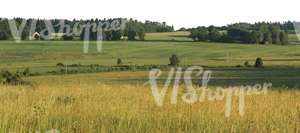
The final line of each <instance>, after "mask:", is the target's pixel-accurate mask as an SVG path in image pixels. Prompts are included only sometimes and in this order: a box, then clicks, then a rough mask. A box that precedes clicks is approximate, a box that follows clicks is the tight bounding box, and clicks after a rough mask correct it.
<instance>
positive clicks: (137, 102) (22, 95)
mask: <svg viewBox="0 0 300 133" xmlns="http://www.w3.org/2000/svg"><path fill="white" fill-rule="evenodd" d="M79 76H80V75H79ZM79 76H67V77H59V76H50V77H47V78H45V77H44V78H41V79H34V80H36V81H38V83H39V84H36V85H34V86H0V132H18V133H19V132H35V131H41V132H45V131H47V130H49V129H58V130H60V131H61V132H82V133H85V132H122V133H123V132H128V133H129V132H130V133H131V132H154V133H160V132H295V133H297V132H300V102H299V101H300V91H296V90H282V91H278V90H273V91H268V94H267V95H252V96H247V97H246V112H245V115H244V116H243V117H241V116H239V115H238V110H237V106H238V100H237V98H234V101H233V111H232V114H231V116H230V117H229V118H226V117H225V115H224V111H225V110H224V108H225V101H207V100H206V101H205V102H201V103H200V102H197V103H195V104H192V105H188V104H186V103H184V102H182V101H181V100H180V99H179V98H178V104H177V105H171V103H170V95H168V96H167V97H166V99H165V101H164V106H162V107H158V106H156V104H155V102H154V98H153V96H152V94H151V90H150V88H149V87H148V86H143V85H124V84H114V85H105V84H102V83H100V82H96V79H94V80H93V79H89V78H85V79H84V78H83V77H81V78H80V77H79ZM181 89H183V88H181ZM169 92H170V90H169Z"/></svg>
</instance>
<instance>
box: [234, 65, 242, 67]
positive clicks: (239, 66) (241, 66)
mask: <svg viewBox="0 0 300 133" xmlns="http://www.w3.org/2000/svg"><path fill="white" fill-rule="evenodd" d="M235 67H243V66H242V65H236V66H235Z"/></svg>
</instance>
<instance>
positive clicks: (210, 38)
mask: <svg viewBox="0 0 300 133" xmlns="http://www.w3.org/2000/svg"><path fill="white" fill-rule="evenodd" d="M13 20H15V22H16V26H17V27H21V25H22V22H24V21H26V24H25V25H24V27H23V32H22V34H21V35H20V37H21V39H22V40H32V38H33V39H38V40H44V39H45V38H43V36H40V35H38V34H34V33H41V32H43V31H44V30H45V29H47V26H46V24H45V20H43V19H22V18H14V19H13ZM123 20H124V21H125V22H126V23H125V25H124V28H123V29H113V28H111V29H109V30H103V31H102V39H103V40H108V41H109V40H121V39H126V40H142V41H143V40H145V35H146V34H145V33H149V32H173V31H174V27H173V26H169V25H167V24H166V23H165V22H162V23H160V22H152V21H145V22H140V21H137V20H134V19H123V18H114V19H90V20H75V19H74V20H63V19H52V20H47V21H49V22H51V24H52V25H54V26H53V29H54V31H53V32H54V33H59V34H60V35H61V37H60V38H61V40H75V38H76V40H84V38H85V35H86V32H87V31H88V32H89V33H88V34H87V35H88V36H89V40H97V37H98V35H97V32H95V31H93V30H92V29H93V27H92V26H94V27H98V26H99V25H100V24H101V26H102V27H103V29H105V28H104V27H106V28H107V23H108V25H109V24H112V23H113V22H120V23H121V22H122V21H123ZM33 22H34V25H35V26H36V28H35V29H34V31H33V30H32V29H31V27H32V23H33ZM61 22H63V23H64V24H63V25H62V24H61ZM78 24H81V25H86V24H96V25H92V26H91V27H80V28H79V29H80V32H79V34H73V33H74V31H72V30H74V29H75V30H78V28H77V26H78ZM65 25H68V26H69V27H71V28H69V29H68V28H66V27H64V26H65ZM109 26H111V25H109ZM109 26H108V28H110V27H109ZM74 27H75V28H74ZM86 29H88V30H86ZM179 31H188V32H190V36H189V37H190V38H192V39H193V40H194V41H202V42H203V41H204V42H205V41H207V42H225V43H247V44H249V43H250V44H280V45H285V44H288V34H293V33H294V32H295V31H294V25H293V23H292V22H291V21H287V22H284V23H270V22H260V23H255V24H250V23H235V24H230V25H227V26H221V27H217V26H209V27H204V26H199V27H197V28H189V29H186V28H181V29H179ZM70 33H71V34H70ZM32 36H33V37H32ZM11 39H13V35H12V33H11V30H10V26H9V23H8V19H6V18H0V40H11Z"/></svg>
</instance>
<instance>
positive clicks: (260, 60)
mask: <svg viewBox="0 0 300 133" xmlns="http://www.w3.org/2000/svg"><path fill="white" fill-rule="evenodd" d="M263 65H264V63H263V60H262V58H260V57H258V58H257V59H256V61H255V64H254V67H256V68H261V67H263Z"/></svg>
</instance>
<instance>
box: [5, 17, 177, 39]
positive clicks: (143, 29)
mask: <svg viewBox="0 0 300 133" xmlns="http://www.w3.org/2000/svg"><path fill="white" fill-rule="evenodd" d="M13 20H14V21H15V22H16V25H17V26H20V25H21V24H22V22H23V21H26V25H25V27H24V29H23V32H22V34H21V36H20V37H21V39H22V40H28V39H29V37H30V36H32V34H33V33H32V31H30V30H31V29H30V28H31V26H32V23H33V22H34V23H35V26H36V28H35V31H34V32H37V33H40V32H42V31H43V30H44V29H46V28H47V25H46V24H45V20H43V19H23V18H14V19H13ZM122 20H124V21H126V22H125V26H124V28H123V29H117V30H116V29H113V30H111V29H110V30H103V31H102V36H103V37H102V38H103V40H120V39H121V38H122V37H126V38H127V39H128V40H144V38H145V33H147V32H172V31H174V28H173V26H169V25H167V24H166V23H165V22H163V23H160V22H152V21H145V22H140V21H137V20H133V19H123V18H114V19H89V20H76V19H73V20H63V19H52V20H48V21H50V22H51V23H52V24H53V25H54V27H53V28H54V32H55V33H69V32H70V30H71V32H72V30H74V28H69V29H68V28H67V27H63V28H62V25H61V22H64V24H63V26H65V25H68V26H69V27H74V26H77V25H76V24H96V25H93V26H98V24H100V23H101V24H103V25H102V26H103V27H105V26H107V25H105V24H107V23H111V22H113V21H122ZM87 28H90V29H92V28H93V27H92V26H90V27H85V28H83V29H81V30H82V32H80V34H79V35H70V34H67V35H64V36H63V39H64V40H73V38H74V37H75V36H78V37H79V38H80V39H81V40H83V39H84V34H85V32H90V33H89V38H90V39H91V40H96V39H97V33H96V32H94V31H93V30H86V29H87ZM62 29H63V30H62ZM9 39H13V36H12V33H11V30H10V27H9V23H8V19H6V18H0V40H9ZM40 39H43V38H40Z"/></svg>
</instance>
